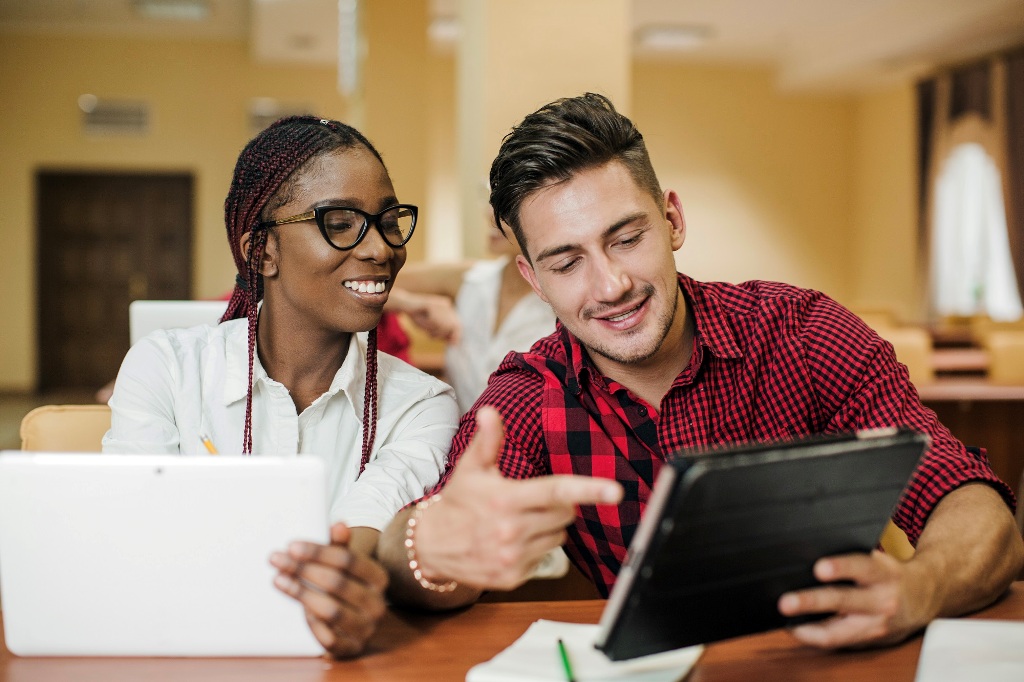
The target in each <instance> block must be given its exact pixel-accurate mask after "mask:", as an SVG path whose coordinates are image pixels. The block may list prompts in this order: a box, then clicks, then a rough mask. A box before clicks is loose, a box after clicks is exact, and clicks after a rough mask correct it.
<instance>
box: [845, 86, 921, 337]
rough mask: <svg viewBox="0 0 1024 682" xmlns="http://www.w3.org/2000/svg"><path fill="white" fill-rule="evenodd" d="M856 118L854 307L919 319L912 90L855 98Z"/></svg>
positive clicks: (889, 90) (919, 285) (919, 284)
mask: <svg viewBox="0 0 1024 682" xmlns="http://www.w3.org/2000/svg"><path fill="white" fill-rule="evenodd" d="M855 116H856V128H855V130H856V137H857V147H856V155H855V159H854V186H853V190H854V194H853V199H854V201H853V208H854V210H853V224H852V230H853V241H852V243H853V245H854V250H853V253H852V257H853V263H854V268H853V277H854V281H853V286H854V301H853V302H854V304H855V305H857V306H860V307H862V308H866V309H889V310H891V311H892V312H893V313H894V314H895V315H896V316H897V317H898V318H900V319H902V320H903V321H908V322H912V321H923V319H924V310H925V307H924V291H923V287H922V279H921V276H920V270H919V263H918V260H917V250H916V249H917V246H916V244H917V236H916V235H917V169H916V164H917V160H916V154H917V151H916V144H917V129H916V124H915V119H916V103H915V99H914V88H913V86H912V85H910V84H907V85H905V86H902V87H894V88H888V89H885V90H881V91H878V92H873V93H868V94H865V95H862V96H861V97H859V98H858V99H857V103H856V113H855Z"/></svg>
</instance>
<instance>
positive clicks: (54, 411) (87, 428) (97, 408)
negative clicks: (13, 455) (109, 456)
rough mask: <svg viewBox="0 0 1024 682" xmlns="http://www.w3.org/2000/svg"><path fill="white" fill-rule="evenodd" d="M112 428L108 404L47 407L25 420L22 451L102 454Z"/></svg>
mask: <svg viewBox="0 0 1024 682" xmlns="http://www.w3.org/2000/svg"><path fill="white" fill-rule="evenodd" d="M109 428H110V408H109V407H107V406H106V405H43V406H42V407H37V408H36V409H34V410H32V411H31V412H29V413H28V414H26V415H25V416H24V418H22V420H21V449H22V450H34V451H37V452H39V451H45V452H100V450H101V449H102V441H103V434H105V433H106V432H107V430H108V429H109Z"/></svg>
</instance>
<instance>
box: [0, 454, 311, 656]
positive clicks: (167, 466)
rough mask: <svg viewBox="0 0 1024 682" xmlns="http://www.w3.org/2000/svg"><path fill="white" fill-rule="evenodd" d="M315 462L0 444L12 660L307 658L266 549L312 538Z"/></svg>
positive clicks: (303, 632) (294, 607)
mask: <svg viewBox="0 0 1024 682" xmlns="http://www.w3.org/2000/svg"><path fill="white" fill-rule="evenodd" d="M325 480H326V479H325V473H324V467H323V462H322V461H321V460H319V459H318V458H315V457H296V458H273V457H258V458H250V457H245V458H243V457H227V456H219V457H181V456H173V455H96V454H92V455H90V454H36V453H21V452H3V453H0V603H2V607H3V608H2V613H3V620H4V634H5V636H6V640H7V648H8V649H9V650H10V651H12V652H13V653H15V654H17V655H19V656H319V655H321V654H322V653H323V649H322V647H321V646H320V644H319V643H318V642H317V641H316V639H315V638H314V637H313V635H312V633H311V632H310V630H309V626H308V625H307V623H306V619H305V615H304V613H303V609H302V606H301V605H300V604H299V603H298V602H296V601H294V600H293V599H291V598H290V597H288V596H286V595H284V594H282V593H281V592H279V591H278V590H277V589H276V588H275V587H274V586H273V579H274V576H275V575H276V569H274V567H273V566H271V565H270V563H269V557H270V554H271V552H273V551H275V550H283V549H285V548H286V547H287V545H288V543H289V542H291V541H293V540H311V541H316V542H321V543H323V542H326V541H327V539H328V537H329V535H328V522H327V505H326V499H325V498H326V482H325Z"/></svg>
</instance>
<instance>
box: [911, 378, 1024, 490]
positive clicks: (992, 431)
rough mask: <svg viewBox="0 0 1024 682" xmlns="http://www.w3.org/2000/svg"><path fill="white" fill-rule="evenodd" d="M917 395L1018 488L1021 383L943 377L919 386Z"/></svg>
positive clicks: (1022, 452) (1022, 449)
mask: <svg viewBox="0 0 1024 682" xmlns="http://www.w3.org/2000/svg"><path fill="white" fill-rule="evenodd" d="M918 394H919V395H920V396H921V402H922V403H924V404H925V406H927V407H929V408H931V409H932V410H934V411H935V414H936V415H937V416H938V418H939V421H941V422H942V423H943V424H945V425H946V427H947V428H948V429H949V430H950V431H952V432H953V435H954V436H956V437H957V438H959V439H960V440H961V441H963V442H964V444H966V445H976V446H979V447H983V448H985V449H986V450H987V451H988V458H989V462H991V464H992V470H993V471H995V472H996V475H997V476H999V478H1001V479H1003V481H1005V482H1006V483H1007V484H1008V485H1009V486H1010V487H1011V488H1013V489H1014V491H1015V492H1016V491H1017V490H1018V486H1019V485H1020V484H1021V473H1022V472H1024V426H1022V425H1024V386H998V385H995V384H991V383H989V382H988V381H986V380H985V379H980V378H967V377H959V378H953V377H942V378H939V379H937V380H936V381H934V382H932V383H930V384H922V385H921V386H919V387H918Z"/></svg>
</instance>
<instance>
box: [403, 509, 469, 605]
mask: <svg viewBox="0 0 1024 682" xmlns="http://www.w3.org/2000/svg"><path fill="white" fill-rule="evenodd" d="M440 501H441V495H440V494H437V495H431V496H430V497H428V498H426V499H423V500H420V501H419V502H417V503H416V506H415V507H414V508H413V510H412V514H409V523H408V525H407V526H406V528H405V554H406V556H407V557H409V570H410V571H412V577H414V578H416V582H418V583H419V584H420V587H422V588H424V589H426V590H430V591H431V592H451V591H452V590H454V589H455V588H456V587H458V586H459V583H458V582H456V581H454V580H451V581H449V582H446V583H440V584H438V583H434V582H431V581H429V580H427V579H426V578H425V577H423V571H421V570H420V562H419V561H418V560H417V559H416V525H417V524H418V523H419V522H420V518H421V517H422V516H423V512H424V510H426V508H427V507H429V506H430V505H432V504H434V503H435V502H440Z"/></svg>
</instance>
